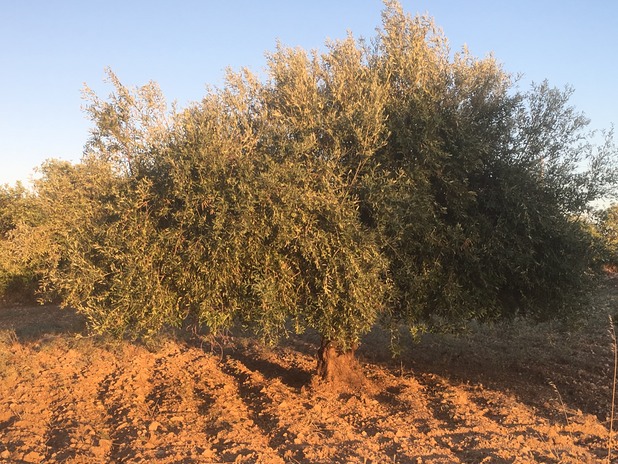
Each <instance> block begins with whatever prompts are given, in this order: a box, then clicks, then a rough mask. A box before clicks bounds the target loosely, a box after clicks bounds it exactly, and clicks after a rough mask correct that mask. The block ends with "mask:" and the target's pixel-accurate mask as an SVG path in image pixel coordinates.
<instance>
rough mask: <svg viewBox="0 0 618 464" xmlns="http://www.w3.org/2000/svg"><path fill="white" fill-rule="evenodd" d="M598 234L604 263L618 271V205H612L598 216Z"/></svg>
mask: <svg viewBox="0 0 618 464" xmlns="http://www.w3.org/2000/svg"><path fill="white" fill-rule="evenodd" d="M596 232H597V234H598V236H599V239H600V242H601V249H602V251H601V256H602V260H603V263H604V264H605V265H606V266H607V267H609V268H610V269H612V270H613V271H617V270H618V204H615V203H614V204H612V205H611V206H609V207H608V208H606V209H604V210H602V211H600V212H599V214H598V221H597V227H596Z"/></svg>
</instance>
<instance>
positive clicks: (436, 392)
mask: <svg viewBox="0 0 618 464" xmlns="http://www.w3.org/2000/svg"><path fill="white" fill-rule="evenodd" d="M617 284H618V280H616V279H608V280H607V283H606V285H605V286H604V287H603V288H602V289H601V290H600V291H599V293H598V295H597V298H596V301H595V303H594V304H593V305H591V310H590V317H588V318H587V319H586V320H585V321H583V322H582V323H580V324H579V325H577V326H573V325H570V326H564V325H558V324H542V325H530V324H528V323H526V322H522V321H519V322H514V323H511V324H499V325H494V326H479V325H471V326H470V328H469V331H468V332H467V333H466V334H464V335H460V336H457V337H455V336H446V335H442V336H436V335H432V336H430V335H427V336H424V337H422V338H421V339H420V341H419V342H418V343H417V344H410V345H409V347H408V348H406V349H405V350H404V352H403V353H402V355H401V357H399V358H396V359H392V358H391V356H390V354H389V351H388V349H387V345H388V338H387V337H386V336H385V335H384V334H381V333H379V332H378V331H376V332H375V333H372V334H370V336H368V337H367V340H366V341H365V342H364V344H363V346H362V348H361V350H360V353H359V357H360V359H361V362H362V366H363V370H364V373H365V376H366V378H367V382H366V384H365V385H364V386H363V387H362V388H361V389H358V390H352V389H349V390H346V389H341V388H339V389H335V388H332V387H331V386H329V385H324V384H319V383H317V382H312V372H313V370H314V369H315V364H316V361H315V358H314V352H315V350H316V349H317V339H316V338H315V337H314V336H311V335H307V336H304V337H295V338H290V339H288V340H286V341H284V342H283V343H282V345H280V346H279V347H276V348H268V347H264V346H261V345H260V344H258V343H257V342H255V341H254V340H252V339H250V338H247V337H243V336H234V337H232V336H230V337H227V338H226V339H219V340H218V341H217V342H216V343H214V342H212V340H208V339H205V338H200V337H199V336H184V335H183V334H175V335H174V334H171V335H166V336H164V337H163V339H162V340H161V341H160V342H158V344H157V346H155V347H153V346H148V347H146V346H144V345H141V344H135V343H129V342H122V343H120V342H118V343H116V342H113V341H109V340H106V339H104V338H100V337H90V336H88V335H87V332H86V331H85V329H84V322H83V320H82V319H81V318H80V316H78V315H76V314H74V313H73V312H71V311H68V310H60V309H58V308H55V307H23V308H6V309H0V462H11V463H13V462H15V463H20V462H31V463H40V462H46V463H108V462H126V463H138V462H144V463H146V462H157V463H210V462H248V463H254V462H261V463H269V464H270V463H284V462H290V463H331V462H334V463H339V462H341V463H347V462H351V463H389V462H391V463H463V462H466V463H481V462H485V463H534V462H543V463H560V462H563V463H586V462H590V463H596V462H606V460H607V454H608V428H609V422H608V417H609V414H610V411H611V407H610V405H611V390H612V388H611V387H612V376H613V355H612V345H611V336H610V330H609V328H610V323H609V320H608V313H609V314H614V313H615V312H618V288H617V287H618V285H617ZM406 346H408V344H406ZM614 453H615V455H616V456H617V457H618V451H615V452H614ZM617 462H618V461H617Z"/></svg>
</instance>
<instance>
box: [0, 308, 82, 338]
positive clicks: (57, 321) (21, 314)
mask: <svg viewBox="0 0 618 464" xmlns="http://www.w3.org/2000/svg"><path fill="white" fill-rule="evenodd" d="M0 329H1V330H12V331H14V332H15V335H16V336H17V338H18V340H19V341H20V342H26V343H28V342H34V341H38V340H40V339H42V338H45V336H49V335H60V334H83V333H85V332H86V319H85V317H83V316H81V315H80V314H77V312H76V311H75V310H73V309H68V308H67V309H61V308H60V307H58V306H54V305H48V306H14V307H10V308H3V307H0Z"/></svg>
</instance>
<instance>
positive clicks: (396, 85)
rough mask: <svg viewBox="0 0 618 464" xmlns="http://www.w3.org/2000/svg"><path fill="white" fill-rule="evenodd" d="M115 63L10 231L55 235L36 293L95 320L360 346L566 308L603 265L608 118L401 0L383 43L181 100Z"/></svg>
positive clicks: (271, 68) (347, 45) (290, 60)
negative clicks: (519, 83) (68, 148)
mask: <svg viewBox="0 0 618 464" xmlns="http://www.w3.org/2000/svg"><path fill="white" fill-rule="evenodd" d="M108 76H109V81H110V83H111V84H112V86H113V88H114V92H113V93H112V94H111V95H110V97H109V98H108V99H107V100H102V99H100V98H99V97H98V96H96V95H95V94H94V93H93V92H91V91H90V90H88V89H86V92H85V93H86V96H87V98H88V101H89V104H88V107H87V112H88V114H89V115H90V117H91V118H92V120H93V122H94V128H93V130H92V135H91V138H90V140H89V141H88V143H87V145H86V149H85V153H84V157H83V159H82V161H81V162H80V163H77V164H70V163H63V162H48V163H47V164H45V165H44V166H43V167H42V168H41V172H42V176H41V178H40V180H38V181H37V183H36V186H35V193H34V194H33V195H34V197H35V198H36V203H37V208H38V209H37V211H39V213H37V214H39V215H40V217H39V219H37V221H34V222H31V223H29V224H24V226H23V227H22V230H21V232H16V233H14V234H13V235H11V237H10V238H11V239H12V240H13V239H16V237H19V236H21V237H25V236H26V235H27V234H29V235H30V236H35V235H36V234H41V236H44V237H45V240H46V242H45V243H48V245H49V246H48V249H49V250H53V253H52V252H50V253H48V254H47V255H46V256H45V259H43V260H41V263H40V264H41V265H40V266H39V271H37V272H41V273H42V274H44V278H43V279H42V283H43V284H42V288H43V289H47V290H49V291H51V292H53V293H54V294H55V295H59V297H60V298H61V299H62V301H63V303H64V304H65V305H70V306H72V307H75V308H77V309H78V310H79V311H81V312H82V313H84V314H85V315H86V316H87V317H88V319H89V321H90V324H91V327H92V329H94V330H95V331H100V332H111V333H114V334H116V335H119V336H126V335H128V336H141V335H152V334H154V333H156V332H157V331H159V330H160V329H161V328H162V327H164V326H166V325H176V326H177V325H180V324H182V323H183V322H185V321H188V320H190V321H193V322H195V323H197V324H200V325H203V326H206V327H208V328H209V329H211V330H212V331H215V332H217V331H220V330H222V329H225V328H228V327H231V326H232V325H234V324H242V325H244V326H246V327H248V328H250V329H252V330H253V331H254V332H255V333H257V334H259V335H260V336H261V337H263V338H264V339H266V340H270V341H274V340H276V339H277V338H278V337H280V336H281V335H283V334H285V333H286V331H288V330H295V331H299V332H300V331H303V330H305V329H307V328H312V329H315V330H317V331H318V332H319V333H320V334H321V335H322V337H323V339H324V340H325V341H326V342H328V343H333V344H334V345H336V346H337V347H338V349H342V350H347V349H351V348H353V347H354V346H356V345H357V344H358V343H359V341H360V339H361V337H362V336H363V334H365V333H366V332H367V331H368V330H369V329H370V328H371V327H372V325H373V324H375V323H376V322H377V321H378V320H381V321H398V322H405V323H407V324H408V325H409V326H410V327H415V328H423V329H438V328H443V327H445V326H452V325H456V324H458V323H460V322H461V321H465V320H469V319H479V320H483V319H489V318H495V317H504V316H506V317H510V316H513V315H529V316H533V317H538V318H547V317H555V316H563V315H566V314H569V313H571V312H572V310H574V309H577V308H578V307H579V303H581V301H582V298H583V297H584V296H585V294H586V290H587V288H588V286H589V284H590V282H591V278H592V277H593V275H594V273H595V272H596V267H595V266H596V263H597V262H598V261H597V260H595V257H594V253H593V252H592V250H593V249H594V243H593V239H592V237H591V234H590V232H589V229H588V228H587V223H586V218H587V212H588V211H589V208H590V204H591V202H593V201H594V200H597V199H599V198H602V197H607V196H608V195H612V194H615V193H616V192H615V190H616V187H617V185H618V184H617V180H618V177H617V172H618V171H617V166H616V158H617V157H616V149H615V146H614V145H613V134H611V133H609V134H608V135H607V137H606V141H605V143H603V144H601V145H595V144H593V143H592V140H593V138H592V136H591V134H590V133H589V132H587V129H586V127H587V124H588V120H587V119H586V118H585V117H584V116H583V115H581V114H580V113H578V112H577V111H576V110H575V109H574V108H572V107H571V106H569V97H570V95H571V92H572V90H571V89H568V88H567V89H564V90H560V89H556V88H552V87H551V86H550V85H549V84H548V83H547V82H543V83H540V84H536V85H533V86H532V87H531V88H530V89H529V90H527V91H520V90H519V89H517V87H516V82H514V81H513V79H512V78H511V76H509V75H508V74H507V73H505V72H504V71H503V69H502V68H501V66H500V64H499V63H498V62H497V61H496V60H495V59H494V58H493V57H491V56H490V57H486V58H482V59H479V58H475V57H473V56H471V55H470V53H469V52H468V51H467V50H463V51H461V52H459V53H455V54H454V55H453V54H452V53H451V51H450V49H449V46H448V41H447V39H446V38H445V37H444V35H443V34H442V33H441V32H440V31H439V30H438V29H437V27H436V26H435V25H434V23H433V20H432V19H431V18H429V17H427V16H417V17H410V16H409V15H407V14H405V12H403V10H402V9H401V7H400V5H399V4H398V3H396V2H394V1H388V2H386V4H385V8H384V11H383V15H382V28H381V29H380V30H379V31H378V33H377V36H376V37H374V38H373V39H372V40H370V41H365V40H357V39H355V38H354V37H353V36H352V35H351V34H350V35H349V36H348V37H347V38H346V39H344V40H340V41H333V42H329V43H328V44H327V46H326V50H325V51H324V52H323V53H318V52H312V53H308V52H306V51H305V50H302V49H298V48H287V47H284V46H283V45H278V46H277V48H276V50H275V51H274V52H273V53H271V54H269V55H268V66H267V69H266V78H265V79H264V80H260V79H259V78H258V77H257V76H256V75H255V74H253V73H251V72H250V71H248V70H241V71H240V72H232V71H229V72H228V74H227V78H226V81H225V84H224V85H223V86H222V87H221V88H218V89H211V90H210V91H209V92H208V93H207V94H206V95H205V96H204V98H203V99H202V101H200V102H195V103H193V104H191V105H189V106H188V107H187V108H185V109H182V110H179V109H177V108H172V109H171V110H169V108H168V105H167V104H166V103H165V99H164V97H163V95H162V94H161V92H160V90H159V88H158V86H157V85H156V84H155V83H152V82H151V83H149V84H147V85H145V86H143V87H141V88H135V89H131V88H127V87H125V86H124V85H122V83H121V82H120V80H119V79H118V78H117V77H116V75H115V74H114V73H113V72H111V71H108ZM7 195H8V194H7ZM7 195H5V194H4V193H3V197H2V199H0V200H1V201H3V202H4V199H3V198H4V197H6V196H7ZM3 204H4V203H3ZM3 208H4V209H3V210H2V215H0V221H2V222H1V223H0V227H2V228H3V233H4V234H5V237H4V238H5V239H6V240H8V238H9V237H8V235H6V234H7V232H6V231H7V230H8V228H10V227H8V226H7V225H6V224H5V223H6V222H7V219H6V217H7V214H8V213H7V211H9V210H8V209H7V208H5V207H4V206H3ZM11 227H13V226H11ZM20 234H21V235H20Z"/></svg>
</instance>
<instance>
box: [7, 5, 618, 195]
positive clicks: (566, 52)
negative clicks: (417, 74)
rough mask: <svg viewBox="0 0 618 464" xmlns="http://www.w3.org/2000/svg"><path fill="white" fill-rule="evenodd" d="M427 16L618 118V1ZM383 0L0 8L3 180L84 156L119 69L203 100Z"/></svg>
mask: <svg viewBox="0 0 618 464" xmlns="http://www.w3.org/2000/svg"><path fill="white" fill-rule="evenodd" d="M401 3H402V5H403V7H404V9H405V10H406V11H407V12H408V13H411V14H415V13H417V12H419V13H425V12H427V13H429V14H430V15H431V16H433V17H434V18H435V20H436V23H437V24H438V25H439V26H440V27H442V29H443V30H444V32H445V35H446V36H447V37H448V38H449V40H450V43H451V47H452V48H453V49H454V50H458V49H460V48H461V46H462V45H463V44H467V45H468V47H469V49H470V51H471V52H472V53H473V54H474V55H476V56H485V55H486V54H487V53H489V52H491V51H493V52H494V54H495V56H496V58H497V59H498V60H499V61H500V62H502V63H503V65H504V67H505V69H506V70H508V71H510V72H513V73H520V72H521V73H523V74H524V79H523V81H522V85H527V83H528V82H530V81H537V82H538V81H541V80H543V79H545V78H547V79H549V81H550V83H551V84H553V85H555V86H558V87H563V86H564V85H565V84H571V85H572V86H573V87H574V88H575V90H576V92H575V95H574V98H573V100H572V103H573V104H574V105H575V106H576V107H577V108H578V109H580V110H581V111H583V112H585V113H586V115H587V116H588V117H589V118H591V119H592V125H591V127H593V128H607V127H609V125H610V123H612V122H614V123H618V1H615V0H577V1H574V0H518V1H512V0H467V1H453V0H450V1H449V0H415V1H413V0H403V1H402V2H401ZM382 8H383V5H382V2H381V1H380V0H312V1H300V0H260V1H257V0H226V1H223V0H166V1H162V0H134V1H133V0H105V1H101V0H55V1H52V0H23V1H21V0H0V43H1V44H2V46H1V48H0V59H1V68H0V69H1V72H0V184H2V183H13V182H14V181H16V180H17V179H21V180H27V179H28V178H29V176H30V175H31V174H32V172H33V168H34V167H35V166H38V165H40V163H41V162H42V161H43V160H45V159H46V158H62V159H68V160H72V161H78V160H79V159H80V157H81V152H82V148H83V145H84V143H85V142H86V140H87V138H88V130H89V128H90V127H91V125H90V122H89V121H88V120H87V119H86V117H85V115H84V113H83V112H82V110H81V106H82V104H83V102H82V100H81V90H82V88H83V84H84V83H87V84H88V85H89V86H90V87H91V88H93V89H94V90H95V91H96V92H97V93H98V94H99V95H101V96H105V95H107V94H109V92H110V91H111V89H110V88H109V87H108V86H107V85H105V84H104V83H103V78H104V69H105V68H106V67H108V66H109V67H111V68H112V70H113V71H114V72H115V73H116V74H117V75H118V77H119V78H120V79H121V81H122V82H123V83H124V84H125V85H128V86H137V85H142V84H144V83H146V82H148V81H149V80H154V81H157V82H158V83H159V85H160V86H161V88H162V89H163V92H164V94H165V95H166V97H167V98H168V100H169V101H172V100H177V101H178V102H179V104H180V105H181V106H183V105H184V104H186V103H187V102H189V101H195V100H199V99H200V98H201V97H202V95H203V94H204V92H205V87H206V85H219V84H221V82H222V77H223V74H224V70H225V68H226V67H228V66H230V67H232V68H233V69H238V68H240V67H242V66H247V67H249V68H250V69H252V70H254V71H260V70H261V69H262V68H263V66H264V63H265V60H264V53H265V52H266V51H271V50H273V49H274V47H275V44H276V41H277V40H280V41H281V42H282V43H283V44H285V45H290V46H301V47H303V48H305V49H314V48H317V49H320V48H321V47H322V46H323V44H324V41H325V40H326V39H327V38H330V39H337V38H343V37H345V35H346V31H348V30H351V31H352V32H353V33H354V35H355V36H357V37H359V36H363V37H366V38H369V37H372V36H374V35H375V29H376V27H379V26H380V22H381V17H380V12H381V10H382Z"/></svg>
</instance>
